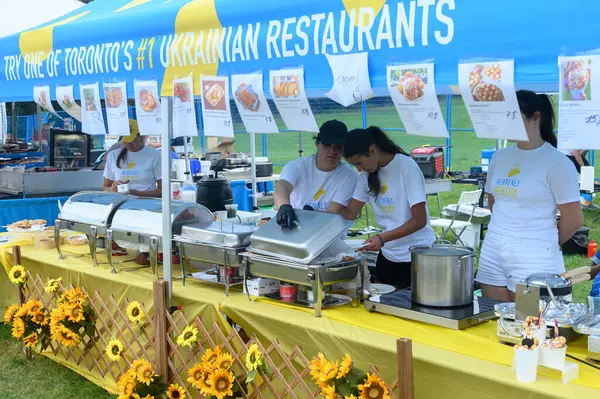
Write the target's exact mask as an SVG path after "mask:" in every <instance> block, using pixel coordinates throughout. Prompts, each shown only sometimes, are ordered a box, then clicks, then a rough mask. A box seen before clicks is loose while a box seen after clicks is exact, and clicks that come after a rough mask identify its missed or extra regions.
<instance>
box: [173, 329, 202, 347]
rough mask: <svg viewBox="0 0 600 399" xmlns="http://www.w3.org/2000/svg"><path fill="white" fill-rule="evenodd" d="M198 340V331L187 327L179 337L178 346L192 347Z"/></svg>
mask: <svg viewBox="0 0 600 399" xmlns="http://www.w3.org/2000/svg"><path fill="white" fill-rule="evenodd" d="M197 340H198V329H197V328H195V327H193V326H187V327H186V328H184V329H183V331H182V332H181V334H180V335H179V336H178V337H177V345H179V346H182V347H183V346H189V347H190V348H191V347H192V344H193V343H195V342H196V341H197Z"/></svg>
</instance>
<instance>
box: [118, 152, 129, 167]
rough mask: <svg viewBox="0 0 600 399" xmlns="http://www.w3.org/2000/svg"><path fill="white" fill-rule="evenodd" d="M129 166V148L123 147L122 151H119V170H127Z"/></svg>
mask: <svg viewBox="0 0 600 399" xmlns="http://www.w3.org/2000/svg"><path fill="white" fill-rule="evenodd" d="M127 165H129V158H128V157H127V147H123V148H121V151H119V155H118V156H117V168H119V169H127Z"/></svg>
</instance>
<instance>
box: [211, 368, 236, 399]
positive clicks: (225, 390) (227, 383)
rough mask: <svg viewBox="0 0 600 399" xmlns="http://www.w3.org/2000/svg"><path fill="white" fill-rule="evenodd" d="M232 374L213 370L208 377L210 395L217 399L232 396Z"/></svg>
mask: <svg viewBox="0 0 600 399" xmlns="http://www.w3.org/2000/svg"><path fill="white" fill-rule="evenodd" d="M233 381H234V377H233V373H232V372H231V371H227V370H219V369H217V370H215V371H214V372H213V373H212V374H211V375H210V377H209V385H210V386H211V388H212V395H213V396H215V397H217V399H223V398H224V397H226V396H232V395H233V390H232V388H233Z"/></svg>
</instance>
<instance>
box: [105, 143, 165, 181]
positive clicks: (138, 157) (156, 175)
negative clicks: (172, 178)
mask: <svg viewBox="0 0 600 399" xmlns="http://www.w3.org/2000/svg"><path fill="white" fill-rule="evenodd" d="M120 152H121V150H119V149H117V150H113V151H110V152H109V153H108V155H107V156H106V166H105V167H104V177H105V178H107V179H109V180H112V181H119V180H120V181H126V180H129V189H130V190H138V191H151V190H154V189H156V181H157V180H161V176H162V175H161V168H160V152H158V151H155V150H154V149H152V148H150V147H144V148H143V149H141V150H140V151H137V152H131V151H128V152H127V160H128V161H129V163H128V165H127V167H126V168H123V169H121V168H119V167H118V166H117V158H118V157H119V153H120Z"/></svg>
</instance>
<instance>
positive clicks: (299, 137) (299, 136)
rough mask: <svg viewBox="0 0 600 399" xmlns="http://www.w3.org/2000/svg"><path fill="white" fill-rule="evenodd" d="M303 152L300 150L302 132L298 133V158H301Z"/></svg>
mask: <svg viewBox="0 0 600 399" xmlns="http://www.w3.org/2000/svg"><path fill="white" fill-rule="evenodd" d="M303 153H304V150H303V149H302V132H298V158H302V154H303Z"/></svg>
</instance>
